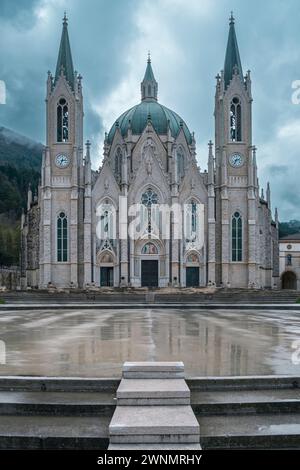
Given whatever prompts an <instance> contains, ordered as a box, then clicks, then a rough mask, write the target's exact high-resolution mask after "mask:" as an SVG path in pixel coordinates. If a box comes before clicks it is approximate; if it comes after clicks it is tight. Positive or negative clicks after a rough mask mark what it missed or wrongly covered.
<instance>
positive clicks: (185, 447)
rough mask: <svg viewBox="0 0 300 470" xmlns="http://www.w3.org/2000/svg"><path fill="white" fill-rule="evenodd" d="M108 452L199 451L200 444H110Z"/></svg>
mask: <svg viewBox="0 0 300 470" xmlns="http://www.w3.org/2000/svg"><path fill="white" fill-rule="evenodd" d="M108 450H112V451H114V450H201V446H200V444H196V443H194V444H156V445H155V444H110V446H109V447H108Z"/></svg>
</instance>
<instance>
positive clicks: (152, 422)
mask: <svg viewBox="0 0 300 470" xmlns="http://www.w3.org/2000/svg"><path fill="white" fill-rule="evenodd" d="M199 432H200V430H199V424H198V421H197V419H196V417H195V415H194V413H193V410H192V408H191V407H190V406H117V408H116V410H115V412H114V415H113V417H112V420H111V423H110V425H109V434H110V442H111V443H112V444H115V443H118V444H127V443H129V444H130V443H134V444H139V443H148V444H152V443H155V444H156V443H159V444H176V443H180V444H184V443H199Z"/></svg>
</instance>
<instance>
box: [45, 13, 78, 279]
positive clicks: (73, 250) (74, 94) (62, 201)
mask: <svg viewBox="0 0 300 470" xmlns="http://www.w3.org/2000/svg"><path fill="white" fill-rule="evenodd" d="M83 187H84V165H83V97H82V87H81V76H80V75H78V74H77V72H75V71H74V68H73V61H72V54H71V47H70V42H69V34H68V20H67V17H66V14H65V16H64V18H63V28H62V35H61V41H60V47H59V53H58V59H57V65H56V72H55V76H54V77H53V76H52V74H51V73H50V72H48V80H47V96H46V146H45V150H44V154H43V160H42V181H41V193H40V194H41V196H40V197H41V201H40V202H41V222H40V224H41V225H40V234H41V236H40V287H43V288H45V287H47V286H49V284H53V285H55V286H57V287H78V286H79V285H80V284H81V283H82V276H83V273H82V271H83V260H82V259H81V256H83V246H80V244H83V242H81V240H82V238H83V234H82V232H83V222H82V221H83Z"/></svg>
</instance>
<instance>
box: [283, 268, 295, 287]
mask: <svg viewBox="0 0 300 470" xmlns="http://www.w3.org/2000/svg"><path fill="white" fill-rule="evenodd" d="M281 282H282V289H293V290H296V289H297V276H296V274H295V273H293V271H286V272H285V273H283V275H282V277H281Z"/></svg>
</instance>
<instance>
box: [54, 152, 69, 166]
mask: <svg viewBox="0 0 300 470" xmlns="http://www.w3.org/2000/svg"><path fill="white" fill-rule="evenodd" d="M69 163H70V159H69V157H68V156H67V155H64V154H62V153H60V154H58V155H56V157H55V165H56V166H57V167H58V168H67V166H68V165H69Z"/></svg>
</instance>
